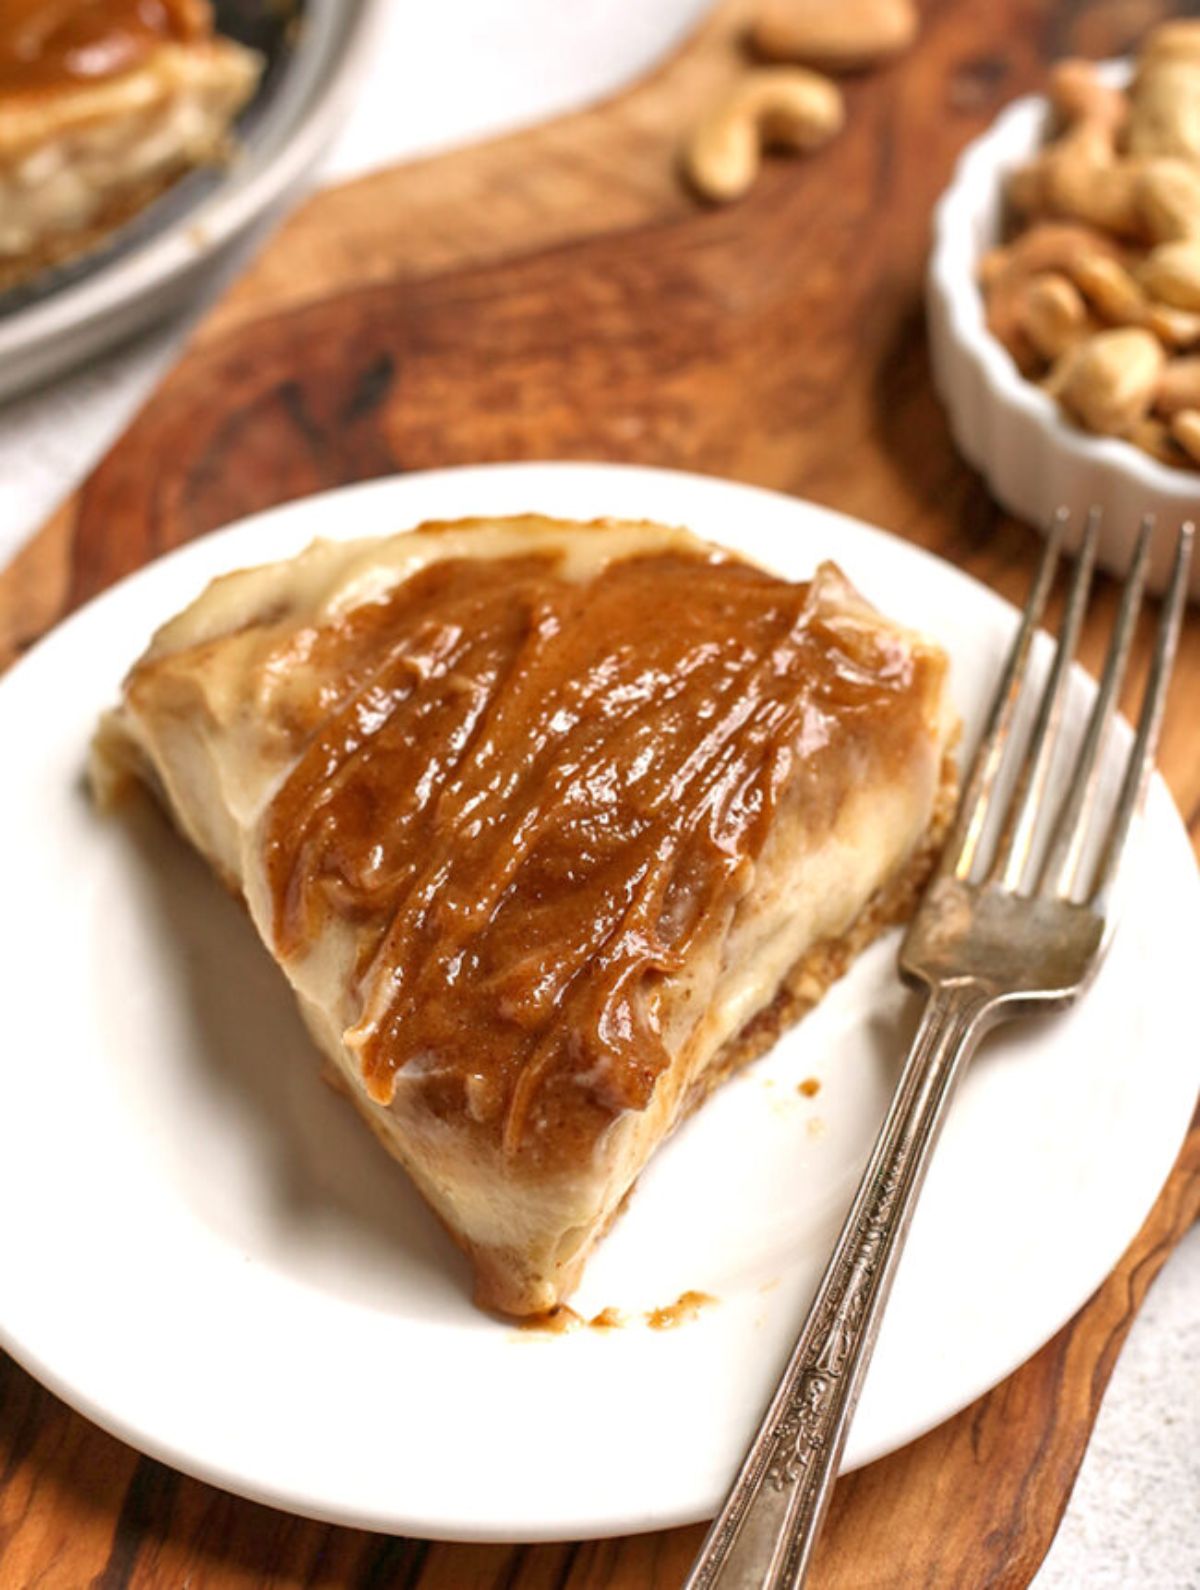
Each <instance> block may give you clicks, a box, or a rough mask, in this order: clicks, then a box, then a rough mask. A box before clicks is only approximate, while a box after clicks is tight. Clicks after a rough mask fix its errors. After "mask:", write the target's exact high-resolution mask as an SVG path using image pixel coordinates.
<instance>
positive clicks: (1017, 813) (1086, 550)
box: [988, 508, 1100, 889]
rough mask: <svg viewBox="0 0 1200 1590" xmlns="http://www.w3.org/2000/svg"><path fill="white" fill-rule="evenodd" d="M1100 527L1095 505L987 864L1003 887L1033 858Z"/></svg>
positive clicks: (1015, 882) (1017, 880)
mask: <svg viewBox="0 0 1200 1590" xmlns="http://www.w3.org/2000/svg"><path fill="white" fill-rule="evenodd" d="M1099 530H1100V510H1099V509H1098V508H1093V509H1091V511H1090V512H1089V514H1088V516H1087V525H1086V527H1085V529H1084V533H1083V545H1082V546H1081V547H1080V550H1079V556H1078V558H1077V560H1076V563H1075V573H1074V576H1073V578H1072V580H1071V588H1070V591H1069V592H1068V594H1067V605H1066V612H1065V614H1064V616H1063V622H1062V629H1061V631H1060V633H1059V638H1058V648H1057V650H1056V651H1055V654H1054V663H1053V666H1052V667H1051V670H1050V676H1049V678H1048V679H1047V681H1046V685H1045V688H1044V689H1043V691H1042V699H1041V703H1040V704H1039V706H1038V713H1037V719H1036V721H1035V723H1034V726H1033V732H1032V734H1031V735H1030V739H1029V746H1028V748H1027V750H1026V752H1025V761H1024V764H1023V765H1022V768H1021V773H1020V776H1019V778H1018V780H1017V785H1016V788H1015V789H1014V791H1013V796H1012V800H1011V801H1010V803H1009V810H1008V815H1007V816H1006V818H1005V822H1004V828H1003V830H1002V831H1001V834H1000V839H999V841H998V843H997V846H996V854H995V857H994V859H993V861H992V864H991V867H990V868H989V869H988V879H989V881H990V882H999V884H1000V885H1001V887H1002V888H1006V889H1019V888H1020V884H1021V879H1022V877H1023V876H1024V874H1025V869H1026V867H1027V865H1028V862H1029V852H1030V849H1031V847H1032V844H1033V831H1034V826H1035V824H1036V822H1037V814H1038V810H1039V807H1040V804H1041V800H1042V796H1043V794H1044V792H1045V787H1046V780H1047V778H1048V777H1049V774H1050V763H1051V759H1052V757H1053V754H1054V745H1055V741H1056V739H1057V736H1058V727H1059V722H1060V720H1061V718H1062V707H1063V701H1064V699H1065V696H1066V689H1067V680H1068V678H1069V677H1070V669H1071V659H1072V658H1073V657H1074V655H1075V647H1076V644H1077V643H1078V640H1079V628H1080V625H1081V624H1082V622H1083V615H1084V611H1085V609H1086V607H1087V600H1088V593H1089V591H1090V589H1091V584H1092V569H1093V566H1094V564H1095V561H1096V539H1097V536H1098V534H1099Z"/></svg>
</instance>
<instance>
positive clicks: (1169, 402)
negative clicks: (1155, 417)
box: [1154, 356, 1200, 419]
mask: <svg viewBox="0 0 1200 1590" xmlns="http://www.w3.org/2000/svg"><path fill="white" fill-rule="evenodd" d="M1154 407H1155V408H1156V409H1157V411H1158V412H1159V413H1160V414H1165V415H1166V416H1167V417H1168V419H1169V418H1170V417H1171V415H1173V414H1179V413H1181V412H1182V411H1183V410H1184V409H1200V358H1196V357H1195V356H1193V357H1192V358H1190V359H1172V360H1171V361H1170V363H1169V364H1168V365H1167V366H1166V368H1165V369H1164V370H1163V371H1162V373H1161V374H1160V375H1159V378H1158V385H1157V387H1156V388H1155V392H1154Z"/></svg>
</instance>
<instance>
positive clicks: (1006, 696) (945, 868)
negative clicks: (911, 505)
mask: <svg viewBox="0 0 1200 1590" xmlns="http://www.w3.org/2000/svg"><path fill="white" fill-rule="evenodd" d="M1069 518H1070V515H1069V513H1068V512H1067V510H1066V509H1065V508H1060V509H1059V510H1058V512H1057V513H1056V514H1055V515H1054V522H1053V524H1052V525H1051V528H1050V533H1049V535H1048V536H1047V537H1046V546H1045V549H1044V551H1043V552H1042V556H1041V561H1040V562H1039V563H1038V568H1037V573H1036V574H1035V575H1034V578H1033V585H1032V587H1031V589H1030V592H1029V599H1028V601H1027V602H1026V603H1025V612H1024V614H1023V616H1022V618H1021V623H1020V627H1019V628H1018V630H1017V633H1016V635H1015V636H1014V638H1013V643H1012V648H1011V649H1010V651H1009V654H1008V659H1007V661H1006V662H1005V665H1004V671H1003V673H1002V674H1001V676H1000V683H999V685H998V686H997V689H996V694H995V697H994V698H993V701H992V705H991V708H990V709H989V711H988V720H987V724H986V726H985V728H984V731H983V737H982V739H981V740H980V742H979V749H978V750H977V751H976V753H975V760H974V761H973V762H972V763H971V771H970V773H969V774H968V776H967V785H966V788H965V789H964V790H963V793H962V797H961V799H960V800H959V803H958V811H957V813H956V815H955V818H954V822H953V825H952V826H951V829H950V833H949V835H948V837H947V839H946V843H945V846H944V848H943V850H942V857H941V860H940V862H939V863H938V873H939V875H940V876H942V877H945V876H947V875H948V874H953V875H954V876H955V877H958V878H966V877H968V876H969V875H970V872H971V866H972V863H973V862H974V860H975V853H976V851H977V850H978V848H979V841H980V838H981V836H982V833H983V826H984V822H985V821H986V818H987V814H988V808H989V805H990V802H991V797H992V790H993V789H994V787H995V783H996V775H997V773H998V772H999V771H1000V762H1001V758H1002V757H1003V754H1004V747H1005V744H1006V743H1007V740H1008V736H1009V732H1010V730H1011V729H1012V720H1013V714H1014V712H1015V711H1016V705H1017V700H1018V698H1019V696H1020V694H1021V686H1022V684H1023V683H1024V679H1025V667H1026V664H1027V663H1028V660H1029V648H1030V646H1031V645H1032V642H1033V632H1034V630H1035V629H1036V628H1037V625H1038V620H1039V619H1040V618H1041V616H1042V610H1043V609H1044V608H1045V605H1046V597H1047V596H1048V595H1049V592H1050V587H1051V585H1052V584H1053V583H1054V571H1055V569H1056V568H1057V566H1058V558H1059V553H1060V552H1061V550H1062V543H1063V537H1064V535H1065V534H1066V529H1067V522H1068V520H1069Z"/></svg>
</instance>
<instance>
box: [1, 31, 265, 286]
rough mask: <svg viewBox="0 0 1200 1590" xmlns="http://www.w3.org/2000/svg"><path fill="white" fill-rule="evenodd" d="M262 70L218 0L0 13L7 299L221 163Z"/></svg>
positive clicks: (3, 258) (3, 255) (3, 256)
mask: <svg viewBox="0 0 1200 1590" xmlns="http://www.w3.org/2000/svg"><path fill="white" fill-rule="evenodd" d="M261 69H262V63H261V61H260V59H259V57H258V56H257V55H256V54H254V53H253V52H252V51H250V50H247V49H244V48H243V47H242V46H241V45H239V44H236V43H234V42H233V41H232V40H230V39H225V38H221V37H219V36H217V34H216V33H215V31H214V27H213V16H212V8H211V6H210V4H209V0H0V288H3V287H8V286H12V285H14V284H15V283H16V282H18V281H20V280H22V279H23V278H25V277H28V276H31V275H33V274H34V273H35V272H37V271H39V270H42V269H43V268H44V267H46V266H48V265H52V264H56V263H58V262H60V261H62V260H65V259H68V258H70V257H71V256H73V255H75V254H79V253H81V252H83V251H84V250H86V249H88V248H90V247H91V246H92V245H93V244H95V243H96V242H97V241H99V240H100V239H101V238H103V237H104V236H106V235H107V234H108V233H109V232H111V231H112V230H113V229H114V228H115V227H117V226H119V225H120V224H121V223H122V222H124V221H125V220H127V219H128V218H129V217H130V216H131V215H133V214H135V213H136V212H137V211H138V210H140V209H141V208H143V207H144V206H145V205H146V204H147V203H149V201H150V200H151V199H153V198H154V197H155V196H156V195H157V194H159V193H160V192H161V191H162V190H163V189H164V188H165V187H166V186H167V185H168V184H170V183H171V182H174V181H175V180H176V179H177V178H178V177H180V176H181V175H183V173H184V172H186V171H189V170H191V169H193V168H194V167H196V166H202V165H208V164H211V163H212V162H214V161H219V160H221V159H224V158H225V157H226V156H227V155H228V154H229V152H230V148H231V145H230V133H229V130H230V127H231V125H232V122H233V119H234V117H235V116H236V115H237V113H238V112H239V111H240V110H241V108H242V107H243V105H245V103H246V101H247V100H248V99H249V98H250V96H251V94H252V93H253V92H254V89H255V87H256V85H257V83H258V79H259V75H260V72H261Z"/></svg>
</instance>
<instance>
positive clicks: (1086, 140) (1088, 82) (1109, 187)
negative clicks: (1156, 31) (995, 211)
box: [1008, 61, 1141, 236]
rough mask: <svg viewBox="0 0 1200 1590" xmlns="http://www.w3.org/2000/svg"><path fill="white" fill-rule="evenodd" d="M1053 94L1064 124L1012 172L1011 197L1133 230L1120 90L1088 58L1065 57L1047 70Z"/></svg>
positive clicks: (1027, 209)
mask: <svg viewBox="0 0 1200 1590" xmlns="http://www.w3.org/2000/svg"><path fill="white" fill-rule="evenodd" d="M1050 98H1051V101H1052V103H1053V104H1054V106H1055V109H1056V110H1057V111H1058V114H1059V116H1060V118H1061V120H1062V122H1063V124H1064V125H1063V130H1062V132H1061V133H1060V135H1059V136H1058V137H1057V138H1055V139H1054V140H1053V141H1052V142H1051V143H1049V144H1047V145H1046V147H1045V148H1044V149H1043V150H1042V151H1041V153H1040V154H1038V155H1036V156H1035V157H1034V159H1033V160H1031V161H1029V162H1028V163H1027V164H1026V165H1024V166H1021V167H1020V168H1018V170H1016V171H1014V172H1013V173H1012V174H1011V176H1010V177H1009V180H1008V197H1009V200H1010V201H1011V203H1012V204H1013V205H1014V206H1015V208H1016V209H1018V210H1020V211H1022V212H1023V213H1024V214H1027V215H1035V216H1036V215H1061V216H1070V217H1072V218H1073V219H1075V220H1078V221H1085V222H1087V223H1088V224H1089V225H1092V226H1098V227H1102V228H1104V229H1105V230H1106V231H1110V232H1118V233H1121V234H1125V235H1131V236H1136V235H1137V233H1138V231H1139V230H1140V227H1141V216H1140V213H1139V211H1138V207H1137V203H1136V188H1137V181H1136V179H1137V172H1136V169H1135V168H1134V167H1133V166H1131V165H1130V164H1129V163H1128V162H1126V161H1123V160H1120V159H1118V156H1117V142H1118V139H1119V137H1120V135H1121V133H1122V130H1123V128H1124V125H1125V120H1126V117H1127V116H1128V112H1129V107H1128V102H1127V101H1126V99H1125V96H1124V95H1123V94H1122V93H1121V92H1120V90H1119V89H1115V88H1112V87H1110V86H1109V85H1108V84H1107V83H1105V82H1103V81H1102V79H1101V78H1100V76H1099V75H1098V73H1097V72H1096V69H1095V67H1094V66H1092V65H1090V64H1089V63H1088V62H1086V61H1063V62H1062V63H1061V64H1060V65H1059V66H1057V67H1056V68H1055V70H1054V73H1053V76H1052V78H1051V83H1050Z"/></svg>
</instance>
